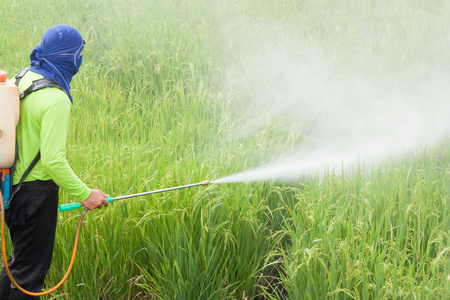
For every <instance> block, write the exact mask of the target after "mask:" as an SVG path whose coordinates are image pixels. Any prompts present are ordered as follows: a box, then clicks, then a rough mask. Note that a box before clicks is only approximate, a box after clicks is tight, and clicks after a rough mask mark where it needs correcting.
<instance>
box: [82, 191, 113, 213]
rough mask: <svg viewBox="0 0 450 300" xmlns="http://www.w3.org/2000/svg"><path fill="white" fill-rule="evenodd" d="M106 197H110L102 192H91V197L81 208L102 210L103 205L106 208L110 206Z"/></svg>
mask: <svg viewBox="0 0 450 300" xmlns="http://www.w3.org/2000/svg"><path fill="white" fill-rule="evenodd" d="M105 197H108V195H107V194H105V193H103V192H102V191H100V190H91V194H90V195H89V197H87V199H86V200H84V201H83V202H81V206H84V207H86V208H87V209H89V210H92V209H96V208H102V204H103V205H104V206H105V207H106V206H108V204H109V202H108V200H106V199H105Z"/></svg>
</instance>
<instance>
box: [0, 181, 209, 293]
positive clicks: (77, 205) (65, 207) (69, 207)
mask: <svg viewBox="0 0 450 300" xmlns="http://www.w3.org/2000/svg"><path fill="white" fill-rule="evenodd" d="M209 183H210V182H209V181H208V180H204V181H202V182H199V183H193V184H187V185H181V186H176V187H171V188H167V189H161V190H155V191H150V192H144V193H138V194H133V195H125V196H120V197H115V198H111V197H106V200H108V202H109V203H111V202H113V201H115V200H122V199H127V198H134V197H140V196H145V195H151V194H156V193H163V192H168V191H173V190H179V189H185V188H191V187H194V186H199V185H208V184H209ZM2 197H3V196H2V192H1V190H0V208H1V217H2V225H1V237H2V253H3V264H4V267H5V269H6V272H7V274H8V277H9V279H10V280H11V282H12V283H13V284H14V285H15V286H16V287H17V289H19V290H20V291H21V292H23V293H25V294H27V295H30V296H38V297H39V296H44V295H47V294H50V293H51V292H53V291H55V290H56V289H58V288H59V287H60V286H61V285H62V284H63V283H64V282H65V281H66V279H67V278H68V277H69V274H70V272H71V270H72V267H73V264H74V261H75V254H76V252H77V246H78V236H79V234H80V229H81V222H82V221H83V218H84V216H85V214H86V213H87V211H88V209H87V208H85V209H84V211H83V213H82V214H81V216H80V219H79V221H78V226H77V232H76V234H75V241H74V246H73V252H72V258H71V259H70V264H69V267H68V269H67V272H66V274H65V275H64V277H63V278H62V279H61V281H60V282H59V283H58V284H56V285H55V286H54V287H53V288H51V289H49V290H47V291H44V292H38V293H35V292H30V291H27V290H25V289H24V288H22V287H21V286H20V285H19V284H18V283H17V282H16V281H15V280H14V278H13V277H12V275H11V272H10V271H9V267H8V262H7V261H6V247H5V205H4V201H3V199H1V198H2ZM80 207H81V204H80V203H70V204H62V205H60V206H59V211H61V212H65V211H69V210H72V209H77V208H80Z"/></svg>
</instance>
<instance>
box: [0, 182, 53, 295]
mask: <svg viewBox="0 0 450 300" xmlns="http://www.w3.org/2000/svg"><path fill="white" fill-rule="evenodd" d="M57 216H58V186H57V185H56V184H55V183H54V182H53V181H51V180H50V181H32V182H25V183H24V184H23V185H22V187H21V189H20V190H19V191H18V192H17V194H16V195H15V196H14V198H13V199H12V201H11V203H10V207H9V209H7V210H6V211H5V217H6V224H7V225H8V228H9V233H10V236H11V241H12V245H13V248H14V252H13V253H12V254H11V256H10V258H9V260H8V266H9V269H10V271H11V274H12V276H13V278H14V280H15V281H16V282H17V283H18V284H19V285H20V286H21V287H22V288H24V289H25V290H28V291H30V292H41V289H42V285H43V284H44V279H45V276H46V275H47V272H48V269H49V268H50V264H51V262H52V254H53V246H54V244H55V232H56V222H57ZM12 299H14V300H19V299H39V297H32V296H29V295H26V294H24V293H22V292H21V291H19V290H18V289H17V288H16V287H15V286H14V284H12V283H11V281H10V279H9V277H8V274H7V273H6V270H5V269H3V271H2V273H1V274H0V300H12Z"/></svg>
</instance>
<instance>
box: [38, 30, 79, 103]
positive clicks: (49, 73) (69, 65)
mask: <svg viewBox="0 0 450 300" xmlns="http://www.w3.org/2000/svg"><path fill="white" fill-rule="evenodd" d="M83 48H84V41H83V38H82V37H81V34H80V33H79V32H78V31H77V30H76V29H75V28H73V27H72V26H68V25H55V26H52V27H50V28H49V29H47V30H46V31H45V32H44V35H43V36H42V40H41V43H40V45H36V48H34V49H33V51H32V52H31V55H30V60H31V63H30V65H31V67H30V70H31V71H33V72H36V73H38V74H41V75H42V76H44V77H47V78H53V79H56V80H57V81H58V82H59V84H60V85H61V86H62V87H63V88H64V89H65V90H66V92H67V94H68V95H69V98H70V101H71V102H72V103H73V99H72V96H71V95H70V82H71V81H72V77H73V76H74V75H75V74H76V73H77V72H78V70H79V69H80V66H81V62H82V60H83V56H82V55H80V54H81V52H82V51H83Z"/></svg>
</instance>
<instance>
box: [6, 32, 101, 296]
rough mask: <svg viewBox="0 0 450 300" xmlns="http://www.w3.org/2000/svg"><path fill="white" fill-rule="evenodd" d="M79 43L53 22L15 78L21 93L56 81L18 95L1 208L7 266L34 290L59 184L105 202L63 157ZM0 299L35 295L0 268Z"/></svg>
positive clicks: (91, 204) (43, 265) (50, 237)
mask: <svg viewBox="0 0 450 300" xmlns="http://www.w3.org/2000/svg"><path fill="white" fill-rule="evenodd" d="M83 49H84V41H83V39H82V36H81V34H80V33H79V32H78V31H77V30H76V29H75V28H73V27H71V26H68V25H55V26H52V27H50V28H48V29H47V30H46V31H45V33H44V34H43V36H42V39H41V42H40V44H39V45H37V46H36V47H35V48H34V49H33V50H32V52H31V55H30V61H31V63H30V67H29V69H26V70H23V71H22V72H20V73H19V74H20V76H18V75H16V77H20V78H15V79H18V80H17V81H16V82H18V87H19V90H20V93H24V92H25V91H26V90H27V89H28V88H29V87H30V86H32V83H33V81H36V80H39V79H41V78H50V79H54V80H56V81H57V82H58V83H59V86H60V88H55V87H49V88H44V89H40V90H38V91H36V92H33V93H30V94H29V95H28V96H26V97H25V98H23V100H21V101H20V119H19V123H18V125H17V128H16V130H17V132H16V133H17V137H16V139H17V146H18V155H17V159H16V163H15V172H14V176H13V178H12V180H13V190H14V193H13V196H12V200H11V202H10V203H9V208H8V209H7V210H6V212H5V217H6V224H7V225H8V228H9V232H10V236H11V241H12V245H13V253H12V254H11V255H10V258H9V260H8V266H9V269H10V271H11V274H12V276H13V278H14V279H15V280H16V282H17V283H18V284H19V285H20V286H22V287H23V288H25V289H27V290H29V291H33V292H40V291H41V289H42V286H43V283H44V279H45V277H46V275H47V272H48V270H49V268H50V265H51V259H52V254H53V247H54V242H55V233H56V224H57V211H58V190H59V188H62V189H63V190H64V191H66V192H67V193H68V194H69V195H71V196H73V197H76V198H78V199H79V200H81V201H82V202H81V206H84V207H85V208H86V209H88V210H92V209H95V208H101V207H102V206H103V205H104V206H108V201H107V200H106V199H105V197H107V196H108V195H107V194H105V193H104V192H102V191H100V190H98V189H90V188H89V187H88V186H87V185H86V184H85V183H83V182H82V181H81V180H80V179H79V178H78V177H77V176H76V175H75V173H74V172H73V171H72V169H71V167H70V165H69V164H68V162H67V157H66V143H67V134H68V131H69V115H70V110H71V106H72V103H73V98H72V95H71V94H70V83H71V80H72V77H73V76H74V75H75V74H77V73H78V71H79V69H80V66H81V63H82V58H83V56H82V51H83ZM30 165H32V168H30ZM0 299H39V297H37V296H30V295H27V294H25V293H23V292H21V291H20V290H18V289H17V288H16V287H15V286H14V285H13V284H12V283H11V281H10V279H9V277H8V275H7V273H6V272H5V269H3V270H2V272H1V274H0Z"/></svg>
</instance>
